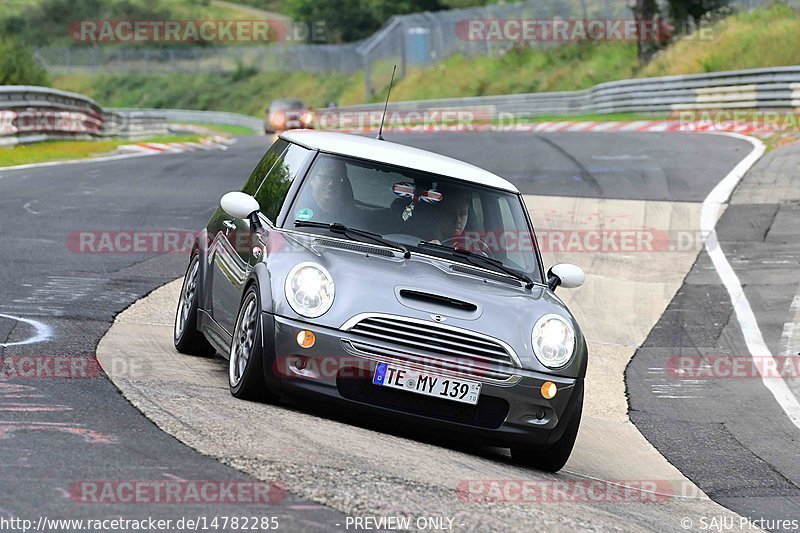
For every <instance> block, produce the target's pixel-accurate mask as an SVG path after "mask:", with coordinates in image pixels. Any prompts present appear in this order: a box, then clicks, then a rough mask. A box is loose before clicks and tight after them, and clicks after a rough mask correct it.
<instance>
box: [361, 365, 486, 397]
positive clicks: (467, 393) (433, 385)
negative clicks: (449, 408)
mask: <svg viewBox="0 0 800 533" xmlns="http://www.w3.org/2000/svg"><path fill="white" fill-rule="evenodd" d="M372 382H373V383H374V384H375V385H379V386H381V387H390V388H392V389H400V390H404V391H408V392H414V393H417V394H422V395H425V396H432V397H434V398H442V399H445V400H452V401H454V402H461V403H468V404H471V405H475V404H476V403H478V396H480V394H481V383H480V382H478V381H469V380H466V379H461V378H456V379H454V378H449V377H444V376H437V375H434V374H428V373H427V372H418V371H416V370H411V369H408V368H400V367H396V366H391V365H388V364H386V363H378V366H377V367H376V368H375V375H374V376H373V377H372Z"/></svg>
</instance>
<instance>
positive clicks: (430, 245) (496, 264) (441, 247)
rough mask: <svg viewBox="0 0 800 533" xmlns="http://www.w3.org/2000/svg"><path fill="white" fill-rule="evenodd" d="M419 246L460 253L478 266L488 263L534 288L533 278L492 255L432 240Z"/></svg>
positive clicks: (422, 242) (527, 287)
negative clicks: (493, 257)
mask: <svg viewBox="0 0 800 533" xmlns="http://www.w3.org/2000/svg"><path fill="white" fill-rule="evenodd" d="M417 246H419V247H420V248H434V249H436V250H442V251H445V252H449V253H451V254H453V255H460V256H462V257H463V258H464V259H466V260H467V262H468V263H470V264H472V265H474V266H477V267H484V268H485V267H486V265H490V266H492V267H494V268H495V269H496V270H499V271H500V272H502V273H504V274H508V275H509V276H511V277H513V278H515V279H518V280H520V281H524V282H525V288H526V289H532V288H533V285H534V283H533V281H531V278H529V277H528V276H526V275H525V274H523V273H522V272H517V271H516V270H514V269H513V268H509V267H507V266H505V265H504V264H503V262H502V261H498V260H497V259H492V258H491V257H487V256H485V255H482V254H476V253H475V252H470V251H469V250H466V249H464V248H453V247H452V246H445V245H444V244H437V243H435V242H430V241H419V244H418V245H417ZM476 260H478V261H480V263H478V262H476Z"/></svg>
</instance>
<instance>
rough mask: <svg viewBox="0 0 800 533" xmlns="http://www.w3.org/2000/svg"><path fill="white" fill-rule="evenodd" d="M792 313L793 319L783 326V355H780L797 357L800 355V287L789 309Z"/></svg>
mask: <svg viewBox="0 0 800 533" xmlns="http://www.w3.org/2000/svg"><path fill="white" fill-rule="evenodd" d="M789 309H790V310H791V311H792V319H791V321H790V322H787V323H785V324H784V325H783V333H782V334H781V353H780V354H778V355H797V354H798V353H800V287H798V288H797V294H796V295H795V297H794V300H792V305H791V307H790V308H789Z"/></svg>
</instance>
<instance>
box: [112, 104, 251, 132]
mask: <svg viewBox="0 0 800 533" xmlns="http://www.w3.org/2000/svg"><path fill="white" fill-rule="evenodd" d="M114 111H116V112H120V113H127V114H130V115H136V114H138V115H139V116H142V117H148V116H151V115H155V116H161V117H164V118H165V119H166V121H167V122H199V123H207V124H228V125H231V126H242V127H245V128H250V129H252V130H254V131H261V130H262V129H263V128H264V124H263V122H262V121H261V120H260V119H257V118H255V117H251V116H248V115H241V114H239V113H228V112H225V111H193V110H189V109H125V108H119V109H114Z"/></svg>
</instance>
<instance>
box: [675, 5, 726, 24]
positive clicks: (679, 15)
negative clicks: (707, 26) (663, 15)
mask: <svg viewBox="0 0 800 533" xmlns="http://www.w3.org/2000/svg"><path fill="white" fill-rule="evenodd" d="M730 3H731V0H667V5H668V6H669V16H670V18H671V19H672V21H673V22H674V23H675V24H676V25H677V26H679V27H680V28H686V27H687V24H688V23H692V24H693V25H694V26H697V25H698V24H699V23H700V19H702V18H703V17H704V16H706V15H708V14H712V13H714V12H716V11H719V10H721V9H722V8H724V7H727V6H728V5H730Z"/></svg>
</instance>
